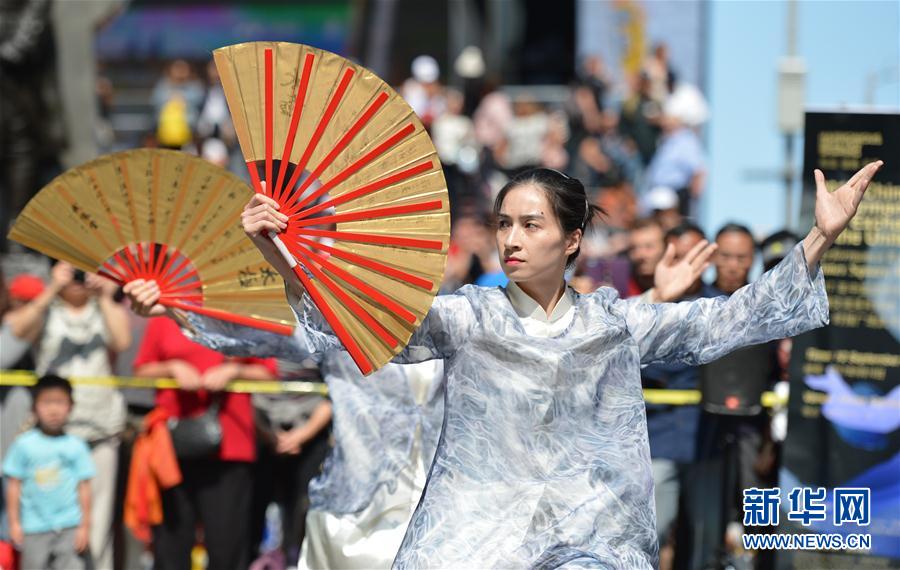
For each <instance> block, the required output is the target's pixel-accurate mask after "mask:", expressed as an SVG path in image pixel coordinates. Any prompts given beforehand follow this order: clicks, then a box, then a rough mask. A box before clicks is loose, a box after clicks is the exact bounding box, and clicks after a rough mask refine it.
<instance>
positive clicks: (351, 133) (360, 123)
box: [296, 92, 388, 196]
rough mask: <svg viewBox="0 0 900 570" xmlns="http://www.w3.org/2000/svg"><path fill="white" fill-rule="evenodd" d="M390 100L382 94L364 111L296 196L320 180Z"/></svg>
mask: <svg viewBox="0 0 900 570" xmlns="http://www.w3.org/2000/svg"><path fill="white" fill-rule="evenodd" d="M387 100H388V95H387V93H384V92H382V93H380V94H379V95H378V97H376V98H375V100H374V101H373V102H372V104H371V105H369V107H368V108H367V109H366V110H365V111H363V113H362V115H360V116H359V118H358V119H357V120H356V122H355V123H353V125H352V126H351V127H350V129H348V130H347V132H346V133H344V136H342V137H341V139H340V140H339V141H338V142H337V144H336V145H334V148H332V149H331V151H330V152H329V153H328V154H327V155H326V156H325V158H323V159H322V162H320V163H319V165H318V166H316V168H315V169H314V170H313V171H312V173H311V174H310V175H309V176H307V177H306V179H305V180H304V181H303V183H302V184H300V187H299V188H297V190H296V195H297V196H301V195H302V194H303V192H304V191H305V190H306V189H307V188H309V185H310V184H312V182H313V180H316V179H318V178H319V176H321V175H322V172H323V171H324V170H325V169H326V168H328V166H329V165H331V163H332V162H334V159H335V158H337V156H338V155H339V154H340V153H341V152H342V151H343V150H344V149H345V148H347V145H348V144H350V141H352V140H353V138H354V137H355V136H356V135H357V134H358V133H359V131H361V130H362V129H363V127H365V126H366V124H367V123H368V122H369V121H370V120H371V119H372V117H373V116H375V113H377V112H378V110H379V109H381V107H382V106H383V105H384V103H385V101H387Z"/></svg>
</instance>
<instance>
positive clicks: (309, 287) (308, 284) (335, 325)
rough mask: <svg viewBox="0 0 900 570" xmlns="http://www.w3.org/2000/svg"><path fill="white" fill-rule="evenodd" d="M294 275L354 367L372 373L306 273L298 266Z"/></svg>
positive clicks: (367, 362)
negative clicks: (354, 364)
mask: <svg viewBox="0 0 900 570" xmlns="http://www.w3.org/2000/svg"><path fill="white" fill-rule="evenodd" d="M294 274H296V275H297V278H299V279H300V282H301V283H302V284H303V287H304V288H305V289H306V291H307V292H308V293H309V295H310V296H311V297H312V299H313V301H315V303H316V306H317V307H318V308H319V311H321V313H322V316H323V317H325V320H326V321H328V324H329V325H331V330H333V331H334V334H335V335H337V337H338V338H339V339H340V341H341V342H342V343H343V344H344V348H346V349H347V352H348V353H349V354H350V357H351V358H353V361H354V362H356V366H357V367H358V368H359V370H360V371H361V372H362V373H363V374H369V373H370V372H371V371H372V363H371V362H370V361H369V359H368V358H367V357H366V355H365V354H363V351H362V349H360V347H359V344H357V343H356V341H355V340H354V339H353V337H352V336H350V333H348V332H347V329H346V328H344V325H343V324H342V323H341V321H340V319H338V317H337V315H336V314H335V312H334V311H333V310H332V309H331V307H330V306H328V303H326V302H325V298H324V297H323V296H322V294H321V293H319V291H318V290H317V289H316V288H315V287H314V286H313V284H312V280H311V279H310V278H309V277H308V276H307V275H306V272H304V271H303V268H301V267H300V266H299V265H295V266H294Z"/></svg>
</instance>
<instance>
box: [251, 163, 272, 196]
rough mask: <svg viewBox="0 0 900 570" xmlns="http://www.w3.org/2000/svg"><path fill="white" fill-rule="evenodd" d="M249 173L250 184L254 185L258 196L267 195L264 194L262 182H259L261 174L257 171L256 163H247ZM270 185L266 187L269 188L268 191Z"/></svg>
mask: <svg viewBox="0 0 900 570" xmlns="http://www.w3.org/2000/svg"><path fill="white" fill-rule="evenodd" d="M247 172H249V173H250V183H251V184H253V190H254V191H255V192H256V193H257V194H264V195H265V194H266V193H265V192H263V187H262V184H260V182H259V173H258V172H257V171H256V163H255V162H248V163H247ZM268 185H269V183H268V182H267V183H266V186H267V188H266V189H267V190H268Z"/></svg>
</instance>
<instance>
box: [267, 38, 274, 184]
mask: <svg viewBox="0 0 900 570" xmlns="http://www.w3.org/2000/svg"><path fill="white" fill-rule="evenodd" d="M265 60H266V61H265V66H266V71H265V73H266V103H265V107H266V110H265V114H266V119H265V120H266V182H267V183H268V184H271V183H272V147H273V142H272V139H273V137H274V136H275V135H274V133H273V130H274V125H273V121H272V113H273V107H274V106H275V102H274V98H275V95H274V91H275V85H274V78H273V77H272V50H271V49H266V52H265ZM272 192H274V188H273V189H272V190H270V194H271V193H272Z"/></svg>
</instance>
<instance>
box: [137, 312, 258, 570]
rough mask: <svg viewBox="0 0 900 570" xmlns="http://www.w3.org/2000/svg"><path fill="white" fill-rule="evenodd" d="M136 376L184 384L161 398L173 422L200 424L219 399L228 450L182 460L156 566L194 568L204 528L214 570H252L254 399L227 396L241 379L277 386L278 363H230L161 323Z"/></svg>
mask: <svg viewBox="0 0 900 570" xmlns="http://www.w3.org/2000/svg"><path fill="white" fill-rule="evenodd" d="M134 369H135V375H137V376H147V377H154V378H158V377H168V378H174V379H175V380H176V381H177V382H178V386H179V389H177V390H174V389H167V390H159V391H158V392H157V395H156V405H157V406H158V407H159V408H161V409H163V410H165V411H166V412H167V413H168V414H169V416H170V417H175V418H191V417H195V416H198V415H200V414H202V413H203V412H205V411H206V410H207V409H208V408H209V406H210V405H211V404H212V402H213V400H214V398H218V399H219V414H218V416H219V423H220V424H221V426H222V443H221V446H220V449H219V452H218V455H217V456H216V455H211V456H209V457H207V458H199V459H198V458H192V459H186V458H179V466H180V467H181V472H182V478H183V479H182V483H181V484H180V485H178V486H176V487H174V488H172V489H169V490H167V491H164V492H163V523H162V524H161V525H159V526H157V527H154V529H153V552H154V558H155V561H156V566H157V567H158V568H166V569H174V570H177V569H182V568H183V569H185V570H188V569H189V568H190V566H191V548H193V546H194V543H195V531H196V526H197V523H198V522H199V523H200V524H201V525H202V526H203V537H204V540H203V541H204V544H205V545H206V549H207V552H208V554H209V565H208V567H209V568H243V567H246V558H245V557H246V555H247V537H248V536H249V529H248V526H247V522H248V520H249V517H250V493H249V492H248V489H249V488H250V487H251V486H252V479H251V471H250V464H251V463H252V462H253V461H255V460H256V439H255V432H254V424H253V407H252V405H251V402H250V395H249V394H236V393H233V392H223V389H224V388H225V386H226V385H227V384H228V382H230V381H231V380H234V379H236V378H241V379H247V380H271V379H273V378H275V377H276V365H275V360H274V359H267V360H261V359H253V358H249V359H234V358H229V357H226V356H224V355H223V354H220V353H218V352H215V351H214V350H210V349H208V348H206V347H204V346H201V345H199V344H197V343H195V342H193V341H191V340H189V339H188V338H187V337H185V336H184V334H182V332H181V329H180V328H179V327H178V324H177V323H176V322H175V321H173V320H171V319H169V318H167V317H157V318H154V319H151V320H150V322H149V323H148V325H147V330H146V333H145V335H144V339H143V341H142V342H141V346H140V349H139V350H138V354H137V357H136V358H135V362H134ZM219 392H221V394H217V393H219Z"/></svg>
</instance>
